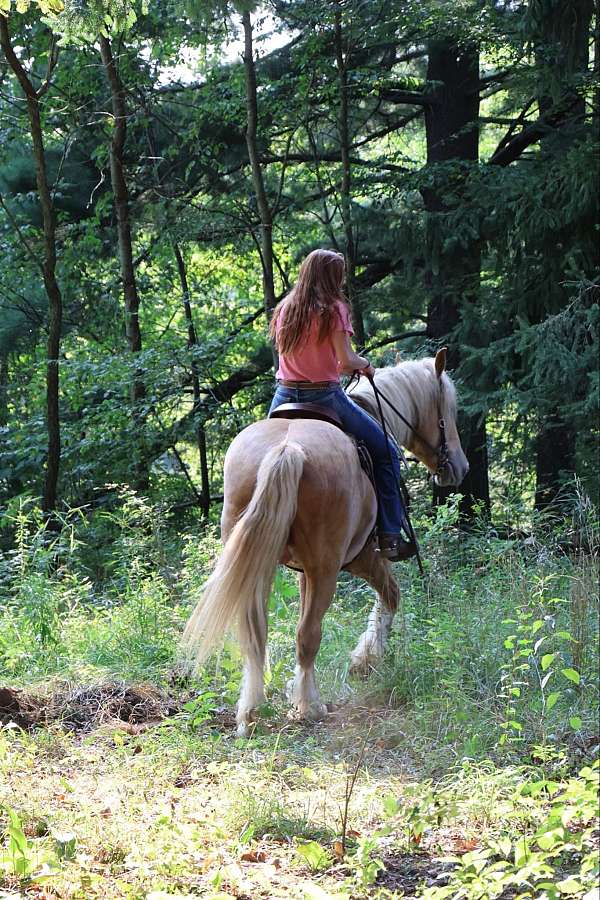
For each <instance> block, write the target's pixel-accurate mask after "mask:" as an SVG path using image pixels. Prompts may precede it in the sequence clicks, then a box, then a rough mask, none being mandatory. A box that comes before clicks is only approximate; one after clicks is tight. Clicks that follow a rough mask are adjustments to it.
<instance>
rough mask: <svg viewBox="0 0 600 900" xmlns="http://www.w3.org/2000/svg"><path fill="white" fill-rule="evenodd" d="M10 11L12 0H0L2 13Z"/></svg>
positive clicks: (0, 11)
mask: <svg viewBox="0 0 600 900" xmlns="http://www.w3.org/2000/svg"><path fill="white" fill-rule="evenodd" d="M7 12H10V0H0V13H7Z"/></svg>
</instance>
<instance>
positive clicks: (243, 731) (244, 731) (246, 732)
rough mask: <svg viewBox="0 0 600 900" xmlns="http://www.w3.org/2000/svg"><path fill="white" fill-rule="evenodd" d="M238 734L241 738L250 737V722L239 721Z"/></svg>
mask: <svg viewBox="0 0 600 900" xmlns="http://www.w3.org/2000/svg"><path fill="white" fill-rule="evenodd" d="M236 732H237V736H238V737H241V738H247V737H250V722H238V727H237V728H236Z"/></svg>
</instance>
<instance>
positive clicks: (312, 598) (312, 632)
mask: <svg viewBox="0 0 600 900" xmlns="http://www.w3.org/2000/svg"><path fill="white" fill-rule="evenodd" d="M336 580H337V572H335V573H333V574H331V573H329V574H327V575H321V576H316V575H304V574H303V575H301V576H300V609H301V612H300V622H299V624H298V631H297V634H296V671H295V675H294V678H293V679H292V680H291V681H290V682H289V683H288V692H289V698H290V701H291V703H292V704H293V705H294V707H295V710H296V713H297V715H298V716H299V717H300V718H302V719H310V720H317V719H322V718H323V716H325V715H327V707H326V706H325V704H324V703H322V702H321V697H320V695H319V689H318V687H317V683H316V680H315V657H316V655H317V652H318V650H319V646H320V644H321V623H322V621H323V616H324V615H325V613H326V612H327V610H328V608H329V606H330V604H331V601H332V599H333V595H334V593H335V584H336Z"/></svg>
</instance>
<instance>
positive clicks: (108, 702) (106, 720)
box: [0, 681, 185, 732]
mask: <svg viewBox="0 0 600 900" xmlns="http://www.w3.org/2000/svg"><path fill="white" fill-rule="evenodd" d="M183 702H185V701H184V700H183V699H181V698H175V697H173V696H172V695H170V694H166V693H164V692H163V691H160V690H159V689H158V688H156V687H154V686H153V685H147V684H137V685H131V684H126V683H125V682H120V681H109V682H101V683H100V684H92V685H85V686H83V687H82V686H79V687H75V688H73V687H72V686H64V685H63V686H60V685H59V686H58V687H55V689H54V690H53V691H51V692H50V691H48V692H40V693H35V692H29V691H24V690H20V689H18V688H9V687H2V688H0V724H2V725H7V724H8V723H9V722H14V723H15V724H16V725H18V726H19V727H20V728H24V729H27V730H29V729H32V728H35V727H36V726H41V725H44V726H47V725H48V724H50V723H52V722H59V723H60V724H62V725H64V727H65V728H68V729H70V730H72V731H79V732H85V731H92V730H93V729H94V728H97V727H98V726H99V725H107V724H114V725H116V726H119V727H121V728H124V729H125V730H130V731H132V732H134V731H139V730H141V728H142V726H144V725H147V724H150V723H152V722H159V721H160V720H161V719H164V718H165V717H167V716H172V715H174V714H175V713H177V712H179V710H180V709H181V707H182V704H183Z"/></svg>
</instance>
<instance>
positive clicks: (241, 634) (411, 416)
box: [184, 350, 468, 735]
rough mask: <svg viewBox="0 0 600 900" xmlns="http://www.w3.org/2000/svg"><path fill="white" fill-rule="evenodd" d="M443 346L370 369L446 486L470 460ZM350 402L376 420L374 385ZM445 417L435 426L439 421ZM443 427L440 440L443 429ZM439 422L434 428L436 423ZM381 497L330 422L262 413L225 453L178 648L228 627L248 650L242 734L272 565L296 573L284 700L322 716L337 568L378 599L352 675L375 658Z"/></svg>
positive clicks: (399, 434) (261, 647)
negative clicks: (208, 539)
mask: <svg viewBox="0 0 600 900" xmlns="http://www.w3.org/2000/svg"><path fill="white" fill-rule="evenodd" d="M445 362H446V353H445V350H441V351H439V353H438V354H437V356H436V358H435V360H434V359H422V360H418V361H410V362H404V363H400V364H399V365H396V366H392V367H388V368H384V369H378V370H377V372H376V375H375V384H376V386H377V387H378V388H381V390H382V391H383V393H384V394H385V396H386V397H389V399H390V400H391V401H392V403H393V404H394V405H395V406H396V407H397V408H399V411H400V412H401V413H402V415H403V416H404V417H405V418H406V419H407V420H408V421H409V422H410V423H411V425H412V426H414V430H413V429H411V428H410V427H409V426H407V425H406V424H405V423H404V422H403V421H402V420H401V419H400V418H399V417H398V416H397V415H395V414H394V413H393V412H392V413H390V414H389V416H388V414H387V411H386V412H385V413H384V415H385V418H386V422H387V423H388V428H389V430H390V431H391V432H392V434H393V435H394V437H395V438H396V440H397V441H398V443H399V444H400V445H401V446H404V447H406V448H407V449H408V450H410V451H411V453H414V454H415V455H416V456H417V457H418V458H419V459H420V460H421V462H423V463H424V464H425V465H426V466H427V468H428V469H429V471H430V472H432V473H435V477H436V479H437V480H438V482H439V483H440V484H442V485H458V484H460V482H461V481H462V480H463V478H464V476H465V475H466V473H467V470H468V463H467V460H466V457H465V455H464V453H463V451H462V448H461V445H460V439H459V436H458V432H457V430H456V395H455V391H454V386H453V385H452V382H451V381H450V379H449V377H448V376H447V375H446V374H445V373H444V368H445ZM352 398H353V399H354V400H355V401H356V402H357V403H358V404H360V405H361V406H362V407H363V408H364V409H366V410H367V412H369V413H371V414H373V415H374V416H377V410H376V405H375V399H374V395H373V391H372V388H371V386H370V385H369V383H368V382H366V380H365V379H363V380H362V381H361V382H360V384H359V385H358V387H357V388H356V389H355V390H354V391H353V393H352ZM442 420H443V421H442ZM444 423H445V438H446V445H447V446H446V447H445V448H444V449H445V452H444V453H443V459H441V457H442V452H441V448H442V446H443V445H444V441H443V437H444V434H443V429H444ZM440 424H441V428H440ZM376 517H377V500H376V497H375V492H374V490H373V487H372V486H371V482H370V481H369V479H368V478H367V476H366V475H365V474H364V472H363V471H362V469H361V467H360V464H359V460H358V454H357V452H356V447H355V445H354V443H353V441H352V439H351V438H349V437H348V436H347V435H346V434H344V433H343V432H342V431H341V430H340V429H338V428H336V427H335V426H334V425H330V424H329V423H327V422H321V421H316V420H313V419H293V420H290V419H267V420H263V421H261V422H256V423H255V424H253V425H250V426H248V428H245V429H244V430H243V431H242V432H241V433H240V434H239V435H238V436H237V437H236V438H235V440H234V441H233V443H232V444H231V446H230V447H229V450H228V451H227V454H226V456H225V500H224V505H223V514H222V517H221V529H222V538H223V541H224V543H225V546H224V549H223V552H222V554H221V556H220V557H219V559H218V561H217V564H216V567H215V569H214V571H213V573H212V575H211V576H210V578H209V580H208V582H207V583H206V586H205V589H204V593H203V596H202V598H201V600H200V602H199V603H198V605H197V607H196V609H195V611H194V613H193V614H192V616H191V618H190V620H189V622H188V623H187V626H186V629H185V633H184V644H185V645H186V648H187V650H188V651H190V652H192V653H193V654H194V655H195V657H196V660H197V662H198V663H201V662H202V661H203V660H204V659H205V658H206V657H207V655H208V653H209V651H210V650H211V648H212V647H213V646H214V644H215V643H216V642H217V641H218V640H219V639H220V638H221V637H222V636H223V634H224V632H225V630H226V629H227V627H228V626H229V625H230V624H231V623H232V622H233V621H235V622H236V625H237V634H238V639H239V642H240V645H241V649H242V652H243V655H244V657H245V665H244V676H243V679H242V687H241V693H240V699H239V702H238V708H237V723H238V732H239V733H240V734H242V735H243V734H247V732H248V727H249V724H250V722H251V721H252V718H253V715H254V714H255V711H256V709H257V707H259V706H260V705H261V703H263V702H264V680H263V672H264V664H265V652H266V643H267V603H268V599H269V594H270V591H271V587H272V584H273V579H274V577H275V570H276V567H277V565H278V563H280V562H282V563H287V564H290V565H291V566H293V567H294V568H297V569H300V570H302V574H301V575H300V607H301V612H300V622H299V624H298V631H297V643H296V648H297V654H296V670H295V676H294V678H293V680H292V681H291V683H290V700H291V702H292V704H293V705H294V707H295V709H296V712H297V714H298V715H299V716H300V717H302V718H307V719H318V718H321V717H322V716H323V715H324V714H325V713H326V707H325V706H324V705H323V703H322V702H321V700H320V697H319V691H318V688H317V685H316V682H315V673H314V662H315V657H316V655H317V651H318V649H319V644H320V642H321V623H322V620H323V616H324V615H325V613H326V611H327V609H328V607H329V605H330V603H331V601H332V599H333V595H334V592H335V587H336V580H337V576H338V572H339V571H340V570H341V569H346V570H347V571H349V572H352V573H353V574H354V575H358V576H360V577H361V578H364V579H365V580H366V581H367V582H368V583H369V584H370V585H371V586H372V587H373V588H374V589H375V591H376V592H377V595H378V598H377V600H376V602H375V606H374V608H373V611H372V612H371V615H370V617H369V623H368V626H367V630H366V631H365V632H364V634H363V635H362V636H361V638H360V640H359V642H358V645H357V646H356V648H355V650H354V651H353V653H352V657H351V663H352V668H353V669H355V670H368V669H369V667H370V666H373V665H374V664H376V663H377V661H378V660H380V659H381V657H382V655H383V651H384V648H385V644H386V641H387V637H388V634H389V630H390V626H391V623H392V618H393V615H394V612H395V610H396V608H397V605H398V588H397V585H396V582H395V581H394V578H393V577H392V574H391V568H390V564H389V562H388V561H387V560H386V559H384V558H382V557H381V555H380V554H379V553H378V552H377V551H376V549H375V545H374V542H373V541H370V540H369V537H370V535H371V534H372V530H373V527H374V525H375V521H376Z"/></svg>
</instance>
